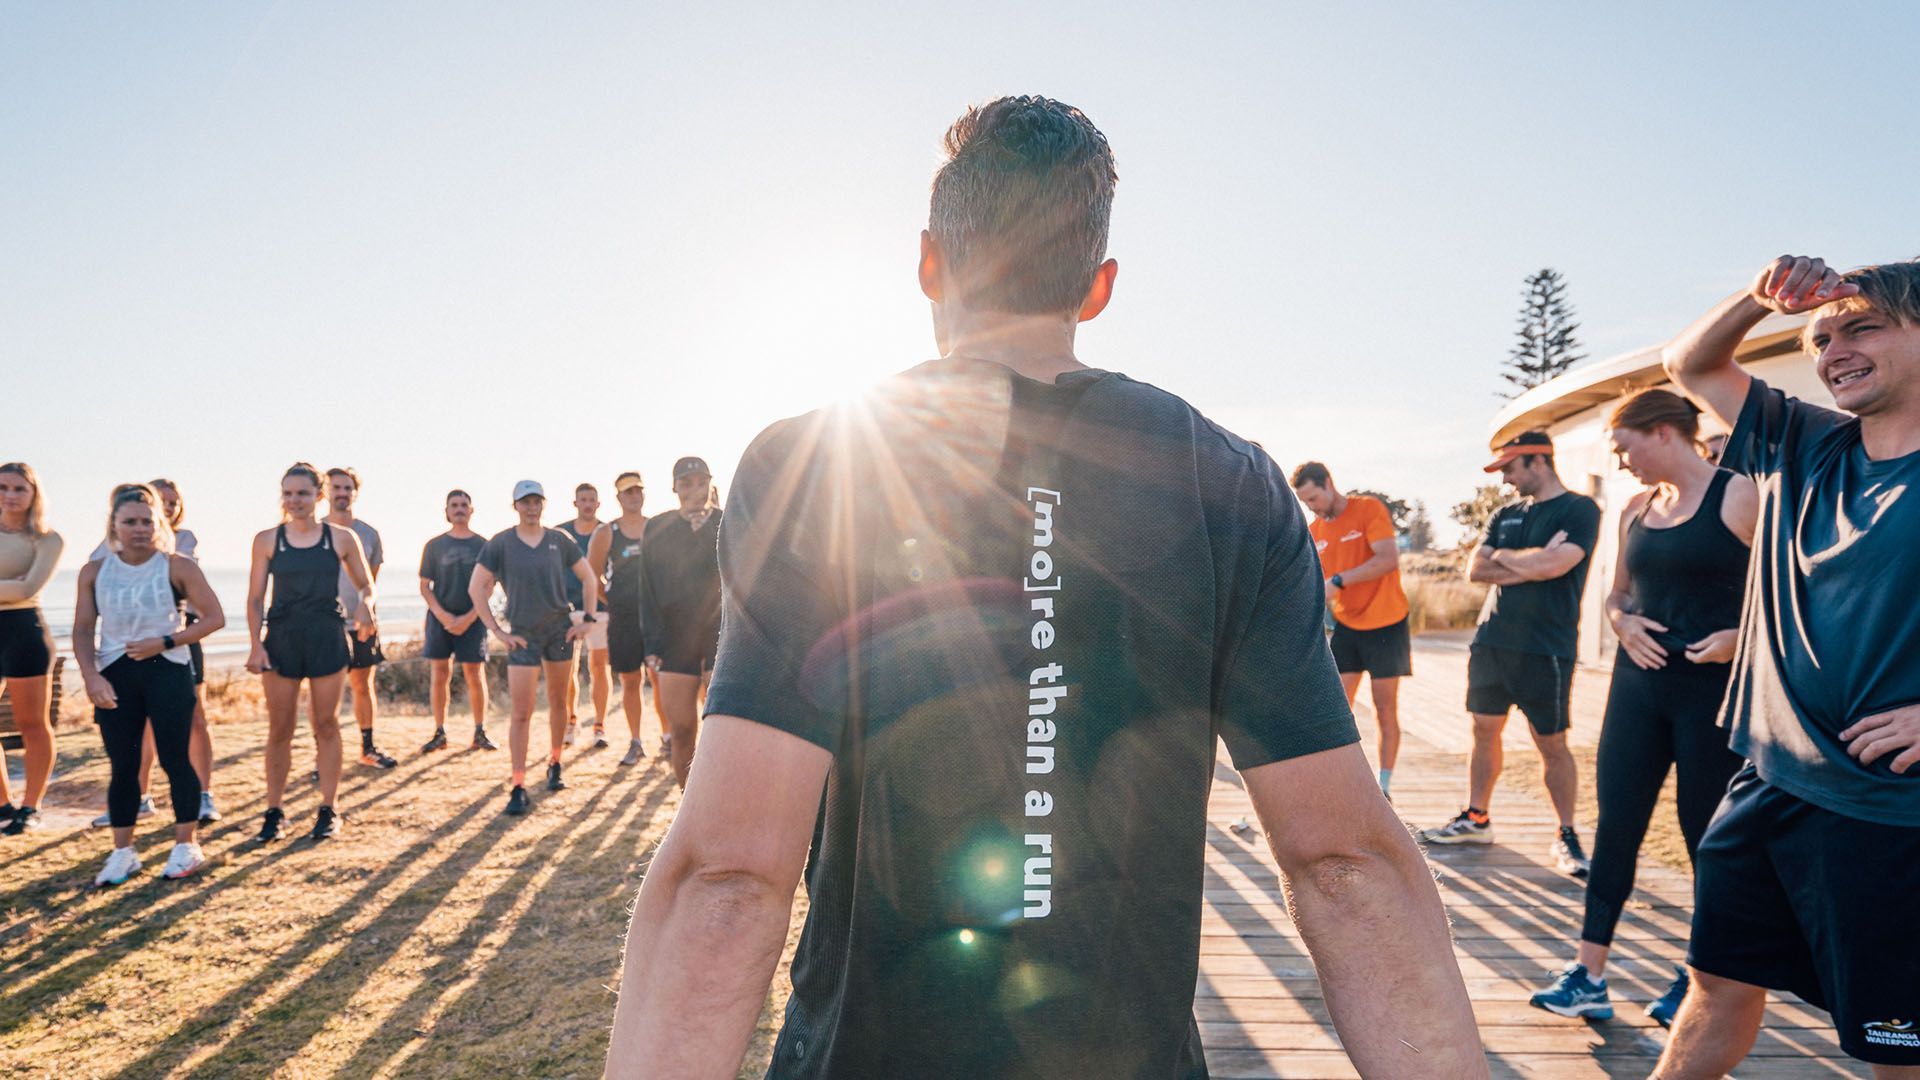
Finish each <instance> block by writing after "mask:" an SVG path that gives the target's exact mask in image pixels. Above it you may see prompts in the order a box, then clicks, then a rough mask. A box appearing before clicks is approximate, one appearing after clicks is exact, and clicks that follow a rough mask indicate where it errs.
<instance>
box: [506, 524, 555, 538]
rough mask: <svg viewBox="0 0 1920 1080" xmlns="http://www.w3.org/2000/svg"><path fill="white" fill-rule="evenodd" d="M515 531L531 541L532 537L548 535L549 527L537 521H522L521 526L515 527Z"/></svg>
mask: <svg viewBox="0 0 1920 1080" xmlns="http://www.w3.org/2000/svg"><path fill="white" fill-rule="evenodd" d="M513 531H514V532H517V533H519V534H520V535H521V536H523V537H526V538H529V539H531V538H532V537H536V536H545V535H546V534H547V527H546V526H545V525H542V524H540V523H539V522H537V521H535V522H532V523H528V522H525V521H522V522H521V523H520V524H518V525H515V526H514V527H513Z"/></svg>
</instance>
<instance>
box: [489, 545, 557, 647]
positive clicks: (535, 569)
mask: <svg viewBox="0 0 1920 1080" xmlns="http://www.w3.org/2000/svg"><path fill="white" fill-rule="evenodd" d="M579 561H580V546H579V545H578V544H575V543H574V542H573V537H571V536H568V535H567V534H566V533H563V532H561V531H560V530H559V529H548V530H547V531H546V534H545V535H544V536H543V537H541V539H540V542H539V543H538V544H535V545H533V546H532V547H529V546H527V544H525V543H524V542H522V541H521V539H520V537H519V535H518V533H516V532H515V531H514V530H513V529H506V530H503V531H501V532H498V533H495V534H494V535H493V538H492V539H490V540H488V541H487V546H486V547H484V548H481V549H480V565H481V566H484V567H486V568H487V570H488V571H489V572H491V573H492V574H493V576H494V577H496V578H498V579H499V581H500V587H501V588H502V589H505V590H506V593H507V626H508V628H509V629H514V630H523V629H524V630H531V629H533V628H535V627H538V626H542V625H545V624H550V623H552V622H553V621H554V620H555V619H556V618H558V619H563V620H564V619H565V618H566V617H567V608H568V605H567V579H568V578H570V577H573V576H574V574H573V564H574V563H577V562H579Z"/></svg>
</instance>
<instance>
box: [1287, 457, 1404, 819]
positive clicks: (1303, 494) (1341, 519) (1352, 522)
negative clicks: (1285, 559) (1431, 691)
mask: <svg viewBox="0 0 1920 1080" xmlns="http://www.w3.org/2000/svg"><path fill="white" fill-rule="evenodd" d="M1293 490H1294V494H1296V495H1298V496H1300V501H1301V502H1303V503H1305V504H1306V506H1307V509H1309V510H1311V511H1313V520H1312V521H1310V522H1308V524H1307V528H1308V530H1309V531H1310V532H1312V533H1313V546H1314V548H1315V549H1317V550H1318V551H1319V552H1320V572H1321V574H1322V576H1324V577H1325V578H1326V583H1327V606H1329V607H1331V608H1332V609H1333V620H1334V621H1333V637H1332V639H1331V642H1330V644H1331V645H1332V646H1333V660H1334V665H1335V666H1336V667H1338V668H1339V669H1340V681H1341V682H1342V683H1344V684H1345V685H1346V688H1347V702H1348V703H1349V704H1351V703H1352V702H1353V698H1354V695H1355V694H1357V693H1359V691H1360V677H1361V676H1362V675H1370V676H1372V684H1373V713H1374V717H1375V718H1376V719H1377V720H1378V721H1379V723H1380V790H1382V791H1390V785H1391V784H1392V782H1393V765H1394V762H1395V761H1396V760H1398V759H1399V757H1400V678H1401V676H1403V675H1411V674H1413V639H1412V636H1411V635H1410V634H1409V633H1408V628H1407V594H1406V592H1405V591H1404V590H1402V589H1401V587H1400V546H1399V544H1398V542H1397V541H1396V530H1395V529H1394V527H1393V516H1392V515H1391V514H1389V513H1388V512H1387V507H1386V504H1385V503H1383V502H1381V501H1380V500H1379V499H1376V498H1373V497H1371V496H1368V495H1353V496H1348V495H1342V494H1340V489H1339V488H1336V487H1334V486H1333V477H1332V475H1331V474H1330V473H1328V472H1327V467H1326V466H1325V465H1322V464H1320V463H1319V462H1317V461H1309V462H1307V463H1306V464H1305V465H1302V466H1300V467H1299V468H1297V469H1295V470H1293Z"/></svg>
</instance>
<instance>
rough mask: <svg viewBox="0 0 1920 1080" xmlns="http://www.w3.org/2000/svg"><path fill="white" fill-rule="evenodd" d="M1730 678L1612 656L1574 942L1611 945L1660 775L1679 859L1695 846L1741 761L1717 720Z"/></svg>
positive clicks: (1672, 659)
mask: <svg viewBox="0 0 1920 1080" xmlns="http://www.w3.org/2000/svg"><path fill="white" fill-rule="evenodd" d="M1729 671H1730V668H1729V665H1726V664H1704V665H1702V664H1695V663H1694V662H1692V661H1691V660H1688V659H1687V658H1686V657H1685V656H1683V655H1679V654H1675V655H1673V656H1669V657H1668V658H1667V666H1666V667H1664V668H1660V669H1658V670H1654V671H1647V670H1644V669H1642V668H1640V667H1638V666H1637V665H1635V664H1634V662H1633V661H1632V660H1629V659H1628V658H1627V654H1626V653H1625V652H1624V651H1623V652H1621V653H1620V654H1619V655H1617V656H1616V657H1614V661H1613V684H1612V686H1611V687H1610V688H1609V689H1608V691H1607V715H1606V718H1605V719H1604V720H1603V721H1601V727H1600V749H1599V753H1598V762H1597V764H1596V772H1597V773H1598V776H1597V777H1596V779H1595V787H1596V792H1597V795H1598V798H1599V802H1600V824H1599V825H1598V826H1597V827H1596V828H1595V829H1594V833H1593V869H1592V871H1591V872H1590V874H1589V876H1588V878H1587V917H1586V923H1585V925H1584V926H1583V927H1582V928H1581V931H1580V940H1582V941H1590V942H1592V943H1593V944H1595V945H1611V944H1613V928H1614V925H1615V924H1616V923H1618V922H1619V921H1620V910H1621V908H1622V906H1624V905H1625V904H1626V902H1627V897H1628V896H1629V895H1631V894H1632V892H1633V873H1634V868H1635V865H1636V864H1637V863H1638V861H1639V858H1640V841H1641V840H1643V839H1645V838H1646V835H1647V824H1648V823H1649V822H1650V821H1652V820H1653V807H1654V803H1655V802H1656V801H1658V800H1659V798H1660V788H1661V787H1662V785H1664V784H1665V783H1666V782H1667V770H1668V769H1669V768H1674V769H1677V770H1678V772H1679V779H1678V780H1677V782H1676V783H1677V787H1678V794H1677V798H1676V802H1677V803H1678V804H1679V805H1678V810H1679V812H1680V833H1681V835H1682V836H1683V837H1685V838H1686V843H1687V858H1688V859H1689V860H1691V859H1692V858H1693V857H1694V853H1695V851H1697V850H1698V849H1699V847H1700V837H1701V835H1702V834H1703V833H1705V832H1706V831H1707V822H1709V821H1710V820H1712V819H1713V812H1714V810H1715V809H1716V808H1718V807H1719V805H1720V797H1721V796H1723V795H1725V794H1726V793H1727V783H1728V782H1729V781H1730V780H1732V779H1733V774H1734V773H1735V772H1737V771H1738V770H1739V768H1740V755H1738V754H1736V753H1734V752H1733V751H1732V750H1730V749H1728V748H1727V732H1726V730H1725V729H1723V728H1721V727H1720V726H1719V724H1718V722H1717V721H1718V720H1719V715H1720V699H1721V698H1722V697H1723V696H1724V695H1725V693H1726V689H1727V676H1728V674H1729Z"/></svg>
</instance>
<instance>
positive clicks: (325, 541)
mask: <svg viewBox="0 0 1920 1080" xmlns="http://www.w3.org/2000/svg"><path fill="white" fill-rule="evenodd" d="M267 577H268V578H269V579H270V580H271V581H272V582H273V604H272V606H271V607H269V608H267V621H268V622H273V621H275V620H276V619H300V618H322V619H337V620H339V621H341V622H345V621H346V617H347V616H346V613H345V612H344V611H343V610H341V607H340V556H339V555H338V554H336V553H335V552H334V550H333V526H331V525H328V524H326V523H325V522H322V523H321V527H320V542H319V543H317V544H315V545H313V546H312V547H294V546H293V545H292V544H289V543H287V527H286V526H285V525H282V526H280V527H279V528H278V529H276V530H274V534H273V557H272V558H270V559H268V560H267Z"/></svg>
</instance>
